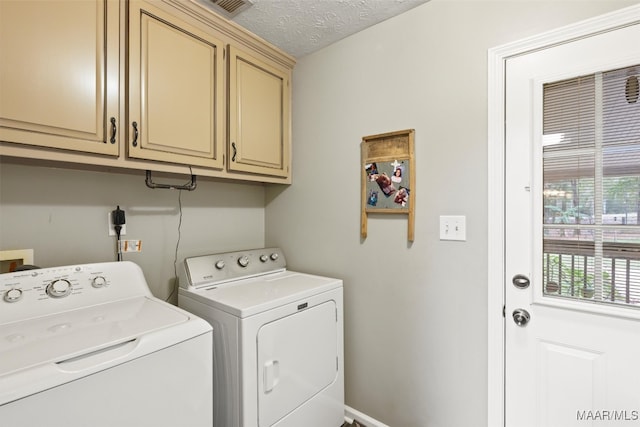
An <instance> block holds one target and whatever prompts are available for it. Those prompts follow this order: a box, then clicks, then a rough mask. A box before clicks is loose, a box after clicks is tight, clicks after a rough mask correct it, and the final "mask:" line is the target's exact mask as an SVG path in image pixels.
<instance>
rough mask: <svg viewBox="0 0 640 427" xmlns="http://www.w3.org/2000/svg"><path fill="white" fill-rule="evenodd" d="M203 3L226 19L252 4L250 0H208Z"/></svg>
mask: <svg viewBox="0 0 640 427" xmlns="http://www.w3.org/2000/svg"><path fill="white" fill-rule="evenodd" d="M203 3H206V5H207V6H208V7H209V8H210V9H211V10H213V11H214V12H217V13H219V14H220V15H222V16H224V17H225V18H228V19H231V18H233V17H234V16H236V15H237V14H239V13H240V12H242V11H244V10H247V9H248V8H250V7H251V6H253V2H252V1H251V0H208V1H206V2H203Z"/></svg>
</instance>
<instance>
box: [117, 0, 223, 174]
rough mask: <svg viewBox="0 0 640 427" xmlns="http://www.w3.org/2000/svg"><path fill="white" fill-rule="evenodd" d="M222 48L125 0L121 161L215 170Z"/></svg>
mask: <svg viewBox="0 0 640 427" xmlns="http://www.w3.org/2000/svg"><path fill="white" fill-rule="evenodd" d="M223 46H224V45H223V44H222V42H220V41H219V40H217V39H216V38H214V37H213V36H212V35H211V34H209V33H207V32H204V31H201V30H199V29H198V28H196V27H194V26H192V25H189V24H188V23H186V22H184V21H181V20H179V19H178V18H176V17H175V16H173V15H171V14H169V13H167V12H166V11H165V10H163V9H160V8H159V7H156V6H155V5H154V4H153V3H151V2H145V1H136V0H132V1H131V2H130V15H129V49H130V51H129V73H130V74H129V123H128V127H129V128H128V134H129V141H128V155H129V157H135V158H140V159H149V160H157V161H164V162H171V163H180V164H185V165H193V166H202V167H209V168H216V169H222V167H223V153H224V150H223V147H224V129H225V126H224V91H223V83H224V80H223V68H224V62H223Z"/></svg>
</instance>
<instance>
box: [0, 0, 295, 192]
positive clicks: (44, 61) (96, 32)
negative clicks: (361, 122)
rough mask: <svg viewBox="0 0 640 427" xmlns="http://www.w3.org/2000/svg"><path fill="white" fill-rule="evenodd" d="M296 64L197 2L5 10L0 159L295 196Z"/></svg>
mask: <svg viewBox="0 0 640 427" xmlns="http://www.w3.org/2000/svg"><path fill="white" fill-rule="evenodd" d="M294 64H295V60H294V59H293V58H292V57H290V56H288V55H287V54H285V53H283V52H282V51H280V50H279V49H277V48H275V47H273V46H272V45H270V44H269V43H267V42H265V41H264V40H262V39H260V38H259V37H256V36H255V35H253V34H251V33H249V32H248V31H246V30H245V29H243V28H241V27H239V26H237V25H236V24H234V23H232V22H230V21H227V20H226V19H224V18H222V17H220V16H219V15H216V14H215V13H213V12H211V11H210V10H208V9H207V8H206V7H204V6H203V5H202V4H201V3H199V2H198V1H196V0H128V1H125V0H84V1H77V0H49V1H43V2H38V3H37V5H36V4H34V3H33V2H28V1H3V0H0V155H2V156H12V157H28V158H35V159H45V160H52V161H63V162H67V163H83V164H87V165H92V166H93V165H96V166H104V167H117V168H130V169H142V170H145V169H146V170H152V171H156V172H169V173H180V174H185V173H188V174H193V175H200V176H210V177H217V178H231V179H240V180H248V181H259V182H273V183H285V184H288V183H290V182H291V172H290V167H291V158H290V152H291V123H290V121H291V110H290V103H291V73H292V69H293V66H294Z"/></svg>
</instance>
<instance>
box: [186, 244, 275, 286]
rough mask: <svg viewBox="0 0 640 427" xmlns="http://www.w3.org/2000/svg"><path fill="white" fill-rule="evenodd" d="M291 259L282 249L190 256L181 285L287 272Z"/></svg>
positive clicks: (215, 282) (187, 259)
mask: <svg viewBox="0 0 640 427" xmlns="http://www.w3.org/2000/svg"><path fill="white" fill-rule="evenodd" d="M286 267H287V262H286V260H285V257H284V253H283V252H282V250H281V249H280V248H264V249H251V250H246V251H236V252H224V253H220V254H212V255H203V256H197V257H191V258H186V259H185V260H184V269H183V271H182V272H181V273H182V274H181V275H180V286H181V287H183V288H185V289H187V288H190V287H195V288H198V287H202V286H210V285H215V284H220V283H224V282H228V281H232V280H237V279H244V278H247V277H252V276H258V275H262V274H267V273H274V272H276V271H284V270H285V269H286Z"/></svg>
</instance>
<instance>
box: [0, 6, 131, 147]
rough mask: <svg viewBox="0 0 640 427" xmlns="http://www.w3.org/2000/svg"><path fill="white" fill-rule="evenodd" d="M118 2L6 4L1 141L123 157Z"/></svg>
mask: <svg viewBox="0 0 640 427" xmlns="http://www.w3.org/2000/svg"><path fill="white" fill-rule="evenodd" d="M119 7H120V4H119V3H118V2H113V1H107V0H98V1H80V2H79V1H46V2H38V3H33V2H30V1H0V140H1V141H8V142H17V143H21V144H28V145H34V146H46V147H55V148H63V149H67V150H77V151H82V152H89V153H100V154H110V155H118V152H119V144H118V143H119V141H118V138H117V127H118V126H119V121H120V114H119V78H118V76H119V60H118V55H119V20H120V16H119Z"/></svg>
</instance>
